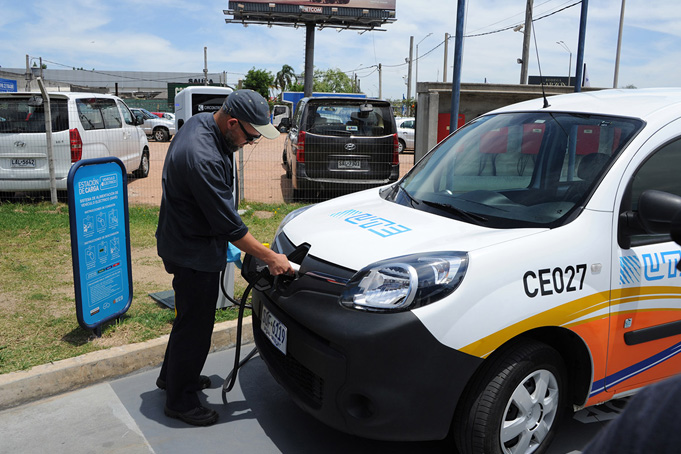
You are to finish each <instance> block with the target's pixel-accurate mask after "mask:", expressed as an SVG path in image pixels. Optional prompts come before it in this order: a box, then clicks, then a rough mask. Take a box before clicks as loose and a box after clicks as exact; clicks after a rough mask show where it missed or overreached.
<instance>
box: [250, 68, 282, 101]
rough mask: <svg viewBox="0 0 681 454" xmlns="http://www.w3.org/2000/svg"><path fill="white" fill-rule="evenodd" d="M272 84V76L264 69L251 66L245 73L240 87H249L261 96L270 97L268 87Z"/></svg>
mask: <svg viewBox="0 0 681 454" xmlns="http://www.w3.org/2000/svg"><path fill="white" fill-rule="evenodd" d="M273 85H274V76H273V75H272V73H271V72H269V71H265V70H264V69H255V68H252V69H250V70H249V71H248V72H247V73H246V77H244V81H243V84H242V88H250V89H251V90H253V91H257V92H258V93H260V94H261V95H262V96H263V98H265V99H270V87H271V86H273Z"/></svg>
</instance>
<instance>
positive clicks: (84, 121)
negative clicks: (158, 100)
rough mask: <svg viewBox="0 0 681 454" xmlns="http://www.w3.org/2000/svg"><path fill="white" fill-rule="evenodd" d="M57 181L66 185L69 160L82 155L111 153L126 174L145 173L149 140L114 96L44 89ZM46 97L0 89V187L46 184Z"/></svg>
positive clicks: (30, 188)
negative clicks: (52, 91)
mask: <svg viewBox="0 0 681 454" xmlns="http://www.w3.org/2000/svg"><path fill="white" fill-rule="evenodd" d="M49 97H50V106H51V109H50V112H51V116H52V144H53V154H54V170H55V177H56V186H57V189H58V190H60V191H63V190H66V189H67V177H68V173H69V170H70V169H71V165H72V164H73V163H75V162H77V161H79V160H81V159H91V158H100V157H108V156H115V157H117V158H119V159H120V160H121V161H122V162H123V164H124V165H125V167H126V169H127V171H128V173H132V174H134V175H135V176H137V177H142V178H143V177H146V176H147V175H148V174H149V143H148V142H147V138H146V136H145V134H144V133H143V132H142V130H141V129H140V128H139V127H138V126H137V125H138V124H139V123H138V122H137V120H136V119H135V117H134V115H133V114H132V113H131V112H130V110H129V109H128V106H127V105H126V104H125V103H124V102H123V101H122V100H121V99H120V98H118V97H116V96H111V95H104V94H98V93H68V92H60V93H49ZM46 105H47V102H46V100H44V99H43V97H42V95H41V94H40V93H26V92H22V93H0V117H2V118H3V119H4V121H0V191H3V192H18V191H22V192H24V191H45V190H49V189H50V173H49V163H48V158H47V133H46V128H45V106H46Z"/></svg>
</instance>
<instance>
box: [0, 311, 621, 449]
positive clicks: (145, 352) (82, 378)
mask: <svg viewBox="0 0 681 454" xmlns="http://www.w3.org/2000/svg"><path fill="white" fill-rule="evenodd" d="M244 321H245V322H246V323H245V326H244V342H246V344H245V345H244V346H243V348H242V350H241V356H242V357H245V356H246V355H247V354H248V353H249V352H250V351H251V349H252V348H253V344H252V328H251V323H250V322H251V319H250V317H249V318H247V319H245V320H244ZM218 325H219V326H217V325H216V330H215V335H214V339H213V341H214V351H213V352H212V353H211V354H210V355H209V356H208V360H207V362H206V365H205V367H204V370H203V373H204V374H206V375H208V376H209V377H210V378H211V381H212V386H211V388H209V389H206V390H204V392H202V393H201V394H200V396H201V399H202V401H203V404H204V405H206V406H208V407H210V408H213V409H215V410H216V411H218V413H219V415H220V419H219V420H218V422H217V423H216V424H215V425H213V426H210V427H192V426H189V425H187V424H185V423H183V422H181V421H178V420H175V419H170V418H168V417H166V416H165V415H164V414H163V404H164V402H165V392H164V391H162V390H160V389H157V388H156V385H155V381H156V378H157V377H158V373H159V370H160V363H161V359H162V357H163V351H164V348H165V338H162V339H157V340H154V341H149V342H145V343H143V344H138V345H135V346H127V347H125V348H120V349H111V350H110V351H107V352H97V354H89V355H84V357H81V358H73V359H72V360H65V361H60V362H56V363H54V364H53V365H46V366H40V367H37V368H33V369H31V370H29V371H26V372H19V373H16V374H6V376H0V380H1V381H0V392H1V393H2V403H3V406H4V407H5V409H4V410H2V411H0V427H1V428H2V429H1V430H2V435H1V436H0V453H2V454H4V453H22V454H23V453H28V454H32V453H36V454H37V453H45V452H50V454H80V453H88V454H89V453H93V454H94V453H97V454H119V453H120V454H123V453H125V454H129V453H132V454H138V453H139V454H142V453H155V454H184V453H192V452H196V453H203V452H205V453H212V452H220V453H223V454H237V453H238V454H241V453H244V452H248V453H249V454H266V453H267V454H269V453H303V454H308V453H310V454H312V453H314V454H316V453H319V452H325V453H349V452H352V453H353V454H355V453H357V454H364V453H366V454H369V453H371V454H375V453H381V452H390V453H395V454H412V453H415V452H418V453H419V454H422V453H423V454H431V453H433V454H434V453H444V452H448V453H449V452H451V451H450V450H449V445H448V444H447V443H444V442H437V441H435V442H383V441H375V440H368V439H363V438H358V437H354V436H352V435H347V434H344V433H341V432H338V431H336V430H334V429H331V428H329V427H327V426H325V425H323V424H322V423H320V422H319V421H317V420H315V419H314V418H312V417H311V416H309V415H308V414H306V413H304V412H303V411H302V410H301V409H299V408H298V407H297V406H296V405H295V404H294V403H293V401H292V400H291V399H290V398H289V396H288V395H287V394H286V392H285V391H284V390H283V388H281V387H280V386H279V385H278V384H277V383H276V381H275V380H274V379H273V378H272V376H271V375H270V373H269V371H268V370H267V367H266V365H265V364H264V363H263V361H262V360H261V359H260V358H259V356H257V355H256V356H255V357H254V358H253V359H252V360H251V361H249V362H248V363H247V364H246V365H245V366H244V367H243V368H242V369H241V370H240V372H239V379H238V380H237V383H236V386H235V387H234V389H233V390H232V391H231V392H230V393H228V394H226V396H225V397H226V400H227V401H228V402H227V403H226V404H225V403H223V399H222V384H223V382H224V379H225V377H226V376H227V375H228V374H229V372H230V371H231V370H232V366H233V363H234V349H233V348H228V347H230V346H232V345H233V343H234V336H235V331H236V322H224V323H221V324H218ZM134 365H136V366H137V367H138V369H137V371H136V372H127V371H128V370H129V369H128V368H132V367H133V366H134ZM123 371H126V372H123ZM122 373H124V375H121V374H122ZM10 375H13V377H12V379H11V380H8V377H7V376H10ZM70 380H74V382H69V381H70ZM88 381H89V382H90V383H88ZM88 385H89V386H88ZM74 388H78V389H75V390H73V389H74ZM68 389H71V391H67V390H68ZM12 390H14V392H16V393H18V396H17V397H15V398H14V399H13V400H12V399H10V397H8V396H9V395H10V394H11V393H12ZM65 391H66V392H65ZM50 392H52V394H50ZM38 396H40V400H35V401H31V400H32V399H34V398H37V397H38ZM9 404H12V405H13V406H12V407H11V408H7V407H8V406H9ZM606 407H607V408H606ZM622 407H623V404H620V405H617V404H616V405H612V404H606V405H604V406H599V407H597V409H591V410H583V411H582V412H580V413H578V414H577V415H575V418H572V419H569V420H567V421H565V422H564V424H563V425H562V426H561V428H560V429H559V432H558V434H557V437H556V440H555V441H554V443H553V445H552V446H551V448H550V449H549V451H548V452H549V454H577V453H579V452H580V450H581V449H582V448H583V447H584V446H585V445H586V443H587V442H588V441H589V440H590V439H591V438H592V437H593V436H594V435H595V434H596V433H597V431H598V430H599V429H600V428H601V427H602V426H603V424H604V421H605V422H607V420H608V419H612V418H614V417H616V416H617V414H618V413H619V410H621V408H622Z"/></svg>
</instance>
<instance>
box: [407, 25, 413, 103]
mask: <svg viewBox="0 0 681 454" xmlns="http://www.w3.org/2000/svg"><path fill="white" fill-rule="evenodd" d="M413 60H414V37H413V36H410V37H409V60H408V61H407V63H409V66H408V68H409V69H408V70H407V102H409V103H410V104H411V63H412V61H413ZM409 110H410V112H409V114H410V115H411V109H409Z"/></svg>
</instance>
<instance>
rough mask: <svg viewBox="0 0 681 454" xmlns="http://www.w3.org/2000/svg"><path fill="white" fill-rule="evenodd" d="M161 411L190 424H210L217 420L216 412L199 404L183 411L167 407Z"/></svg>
mask: <svg viewBox="0 0 681 454" xmlns="http://www.w3.org/2000/svg"><path fill="white" fill-rule="evenodd" d="M163 412H164V413H165V414H166V416H168V417H170V418H175V419H179V420H181V421H184V422H186V423H187V424H191V425H192V426H210V425H212V424H215V422H216V421H217V420H218V412H216V411H215V410H211V409H210V408H206V407H202V406H200V405H199V406H198V407H196V408H194V409H192V410H189V411H185V412H184V413H182V412H179V411H175V410H171V409H170V408H168V407H164V408H163Z"/></svg>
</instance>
